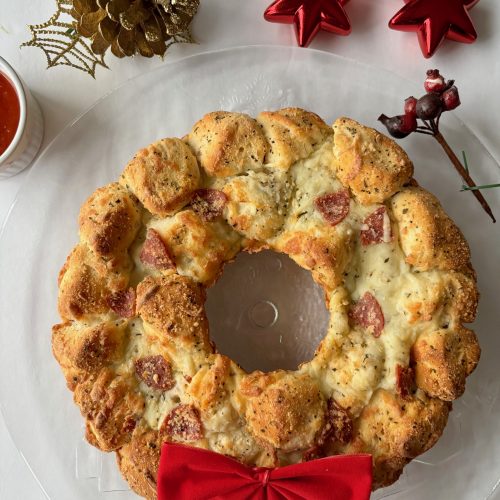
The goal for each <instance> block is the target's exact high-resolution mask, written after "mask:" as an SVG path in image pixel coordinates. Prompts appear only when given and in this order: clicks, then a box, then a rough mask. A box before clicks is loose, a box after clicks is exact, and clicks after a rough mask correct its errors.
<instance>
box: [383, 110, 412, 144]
mask: <svg viewBox="0 0 500 500" xmlns="http://www.w3.org/2000/svg"><path fill="white" fill-rule="evenodd" d="M378 120H379V121H380V122H382V123H383V124H384V125H385V127H386V128H387V131H388V132H389V134H391V135H392V137H395V138H396V139H403V138H405V137H406V136H408V135H410V134H411V132H413V131H414V130H416V128H417V120H416V118H413V120H412V118H411V117H408V119H407V117H406V116H405V115H398V116H391V117H388V116H386V115H380V116H379V118H378ZM407 120H408V121H407ZM412 121H414V122H415V128H413V124H412Z"/></svg>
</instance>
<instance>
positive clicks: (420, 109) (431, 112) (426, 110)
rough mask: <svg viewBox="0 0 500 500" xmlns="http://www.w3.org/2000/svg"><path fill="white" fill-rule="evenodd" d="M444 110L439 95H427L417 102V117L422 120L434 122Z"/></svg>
mask: <svg viewBox="0 0 500 500" xmlns="http://www.w3.org/2000/svg"><path fill="white" fill-rule="evenodd" d="M442 108H443V103H442V102H441V97H440V96H439V95H438V94H435V93H430V94H426V95H424V96H423V97H421V98H420V99H419V100H418V101H417V106H416V111H417V116H418V117H419V118H420V119H421V120H432V119H433V118H437V116H438V115H439V113H441V111H442Z"/></svg>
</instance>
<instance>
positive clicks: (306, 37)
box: [264, 0, 351, 47]
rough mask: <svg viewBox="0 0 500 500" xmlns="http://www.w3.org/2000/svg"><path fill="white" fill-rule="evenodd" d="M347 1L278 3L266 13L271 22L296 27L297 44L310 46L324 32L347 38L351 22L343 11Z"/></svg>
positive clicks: (295, 0)
mask: <svg viewBox="0 0 500 500" xmlns="http://www.w3.org/2000/svg"><path fill="white" fill-rule="evenodd" d="M347 2H348V0H276V1H275V2H273V3H272V4H271V5H270V6H269V7H268V8H267V9H266V11H265V12H264V19H265V20H266V21H269V22H271V23H285V24H291V23H293V24H294V25H295V33H296V35H297V42H298V44H299V45H300V46H301V47H307V46H308V45H309V43H310V42H311V40H312V39H313V38H314V36H315V35H316V33H317V32H318V31H319V30H320V29H322V30H325V31H329V32H330V33H335V34H336V35H344V36H345V35H348V34H349V33H350V32H351V23H350V21H349V18H348V17H347V14H346V12H345V10H344V7H343V6H344V5H345V4H346V3H347Z"/></svg>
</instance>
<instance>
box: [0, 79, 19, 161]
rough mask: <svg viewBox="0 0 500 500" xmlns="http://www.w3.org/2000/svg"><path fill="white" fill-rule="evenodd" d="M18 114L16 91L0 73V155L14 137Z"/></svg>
mask: <svg viewBox="0 0 500 500" xmlns="http://www.w3.org/2000/svg"><path fill="white" fill-rule="evenodd" d="M19 112H20V110H19V99H18V97H17V94H16V91H15V89H14V87H13V86H12V84H11V83H10V81H9V80H8V79H7V78H6V77H5V76H4V75H2V73H0V155H1V154H2V153H3V152H4V151H5V150H6V149H7V148H8V147H9V144H10V143H11V142H12V139H14V136H15V135H16V131H17V126H18V125H19Z"/></svg>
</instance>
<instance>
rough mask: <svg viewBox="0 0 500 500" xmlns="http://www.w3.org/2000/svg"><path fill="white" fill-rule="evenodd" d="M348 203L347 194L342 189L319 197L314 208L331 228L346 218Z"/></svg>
mask: <svg viewBox="0 0 500 500" xmlns="http://www.w3.org/2000/svg"><path fill="white" fill-rule="evenodd" d="M350 201H351V200H350V197H349V192H348V191H347V190H346V189H344V190H343V191H337V192H336V193H328V194H324V195H323V196H319V197H318V198H316V199H315V200H314V206H315V207H316V209H317V210H318V211H319V212H320V213H321V215H322V216H323V218H324V219H325V220H326V221H327V222H328V223H329V224H330V225H331V226H336V225H337V224H339V223H340V222H342V221H343V220H344V219H345V218H346V217H347V214H348V213H349V203H350Z"/></svg>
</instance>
